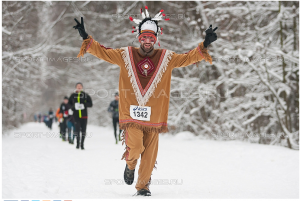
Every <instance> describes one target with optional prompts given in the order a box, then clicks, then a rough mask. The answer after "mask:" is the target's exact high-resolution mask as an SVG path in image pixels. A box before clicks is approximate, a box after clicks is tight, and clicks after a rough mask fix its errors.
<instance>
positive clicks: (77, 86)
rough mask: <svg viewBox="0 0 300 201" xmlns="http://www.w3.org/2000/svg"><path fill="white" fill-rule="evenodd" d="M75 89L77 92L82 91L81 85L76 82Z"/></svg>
mask: <svg viewBox="0 0 300 201" xmlns="http://www.w3.org/2000/svg"><path fill="white" fill-rule="evenodd" d="M76 91H77V92H80V91H82V85H81V84H77V85H76Z"/></svg>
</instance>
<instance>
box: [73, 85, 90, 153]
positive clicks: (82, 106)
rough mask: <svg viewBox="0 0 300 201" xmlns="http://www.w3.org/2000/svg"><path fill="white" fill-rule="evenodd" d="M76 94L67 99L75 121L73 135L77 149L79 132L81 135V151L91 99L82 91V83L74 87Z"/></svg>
mask: <svg viewBox="0 0 300 201" xmlns="http://www.w3.org/2000/svg"><path fill="white" fill-rule="evenodd" d="M75 87H76V92H75V93H73V94H71V96H70V98H69V104H70V106H71V108H72V110H73V116H74V120H75V133H76V136H77V146H76V148H77V149H79V144H80V131H81V133H82V138H81V149H84V140H85V135H86V126H87V118H88V112H87V108H88V107H92V106H93V102H92V99H91V97H90V96H89V95H88V94H87V93H85V92H84V91H83V85H82V83H80V82H78V83H77V84H76V85H75Z"/></svg>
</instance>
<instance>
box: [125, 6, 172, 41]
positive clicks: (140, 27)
mask: <svg viewBox="0 0 300 201" xmlns="http://www.w3.org/2000/svg"><path fill="white" fill-rule="evenodd" d="M163 12H164V10H160V11H159V13H157V14H156V15H155V16H154V17H153V18H151V17H150V15H149V12H148V6H145V12H143V9H142V8H141V14H142V18H143V19H141V20H140V19H134V18H133V17H129V19H130V21H133V22H134V23H136V24H137V26H133V27H132V28H133V30H132V33H134V32H138V34H137V36H136V37H139V38H140V37H141V35H142V34H144V33H145V34H152V35H154V38H155V40H157V41H158V35H157V34H158V33H160V34H162V33H163V32H162V31H163V28H162V27H160V26H158V22H159V21H161V20H170V19H169V18H164V19H163V17H165V16H166V14H164V13H163ZM158 45H159V46H160V42H159V41H158Z"/></svg>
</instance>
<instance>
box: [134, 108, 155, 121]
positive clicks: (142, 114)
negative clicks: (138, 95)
mask: <svg viewBox="0 0 300 201" xmlns="http://www.w3.org/2000/svg"><path fill="white" fill-rule="evenodd" d="M150 115H151V107H146V106H144V107H142V106H137V105H130V116H131V118H133V119H136V120H142V121H150Z"/></svg>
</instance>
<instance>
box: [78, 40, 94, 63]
mask: <svg viewBox="0 0 300 201" xmlns="http://www.w3.org/2000/svg"><path fill="white" fill-rule="evenodd" d="M92 42H93V38H92V36H88V38H87V39H85V40H84V41H83V42H82V45H81V48H80V51H79V54H78V55H77V58H80V57H83V55H84V54H85V53H86V50H87V46H88V44H90V43H92Z"/></svg>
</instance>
